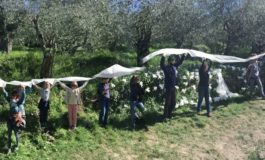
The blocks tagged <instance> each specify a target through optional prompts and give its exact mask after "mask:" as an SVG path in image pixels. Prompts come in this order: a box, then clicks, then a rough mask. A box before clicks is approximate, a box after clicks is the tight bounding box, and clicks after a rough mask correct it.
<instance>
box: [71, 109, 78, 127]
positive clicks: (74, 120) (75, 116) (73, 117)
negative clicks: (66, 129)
mask: <svg viewBox="0 0 265 160" xmlns="http://www.w3.org/2000/svg"><path fill="white" fill-rule="evenodd" d="M77 109H78V105H72V110H73V114H72V123H73V128H76V123H77Z"/></svg>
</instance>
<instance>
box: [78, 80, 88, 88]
mask: <svg viewBox="0 0 265 160" xmlns="http://www.w3.org/2000/svg"><path fill="white" fill-rule="evenodd" d="M87 84H88V81H86V82H85V83H84V84H83V85H82V86H80V87H79V89H80V90H82V89H84V88H85V86H86V85H87Z"/></svg>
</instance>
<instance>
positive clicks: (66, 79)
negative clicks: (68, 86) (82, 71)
mask: <svg viewBox="0 0 265 160" xmlns="http://www.w3.org/2000/svg"><path fill="white" fill-rule="evenodd" d="M91 79H92V78H89V77H65V78H58V79H57V81H68V82H73V81H77V82H78V81H89V80H91Z"/></svg>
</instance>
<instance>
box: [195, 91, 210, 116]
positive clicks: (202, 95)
mask: <svg viewBox="0 0 265 160" xmlns="http://www.w3.org/2000/svg"><path fill="white" fill-rule="evenodd" d="M198 93H199V100H198V105H197V112H200V111H201V105H202V101H203V98H205V103H206V109H207V113H210V112H211V106H210V102H209V97H210V95H209V86H199V88H198Z"/></svg>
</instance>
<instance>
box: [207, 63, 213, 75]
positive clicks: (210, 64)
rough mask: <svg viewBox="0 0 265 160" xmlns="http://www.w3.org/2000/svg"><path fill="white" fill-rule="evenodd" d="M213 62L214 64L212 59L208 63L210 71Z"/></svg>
mask: <svg viewBox="0 0 265 160" xmlns="http://www.w3.org/2000/svg"><path fill="white" fill-rule="evenodd" d="M212 64H213V62H212V61H209V64H208V72H209V71H210V69H211V67H212Z"/></svg>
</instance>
